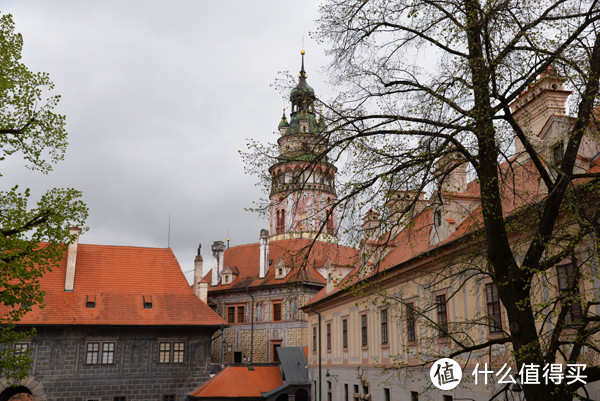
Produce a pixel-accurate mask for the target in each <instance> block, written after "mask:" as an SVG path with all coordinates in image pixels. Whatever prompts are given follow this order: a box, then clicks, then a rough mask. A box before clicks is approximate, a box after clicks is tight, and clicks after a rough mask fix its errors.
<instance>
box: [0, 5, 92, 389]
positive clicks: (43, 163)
mask: <svg viewBox="0 0 600 401" xmlns="http://www.w3.org/2000/svg"><path fill="white" fill-rule="evenodd" d="M22 47H23V38H22V36H21V34H19V33H15V32H14V22H13V20H12V16H11V15H10V14H5V15H2V16H0V160H5V159H7V158H8V157H11V156H12V157H22V158H23V159H24V161H25V163H26V165H27V167H29V168H30V169H33V170H37V171H41V172H42V173H48V172H49V171H51V170H52V165H53V164H54V163H56V162H58V161H60V160H62V159H63V156H64V152H65V150H66V147H67V133H66V131H65V117H64V116H63V115H60V114H56V113H55V112H54V108H55V106H56V105H57V103H58V101H59V99H60V96H58V95H51V96H50V95H49V94H48V92H49V91H51V90H52V89H53V88H54V84H53V83H52V82H51V81H50V78H49V76H48V74H46V73H34V72H31V71H30V70H29V69H28V68H27V67H26V66H25V65H24V64H23V63H21V62H20V60H21V50H22ZM0 179H1V175H0ZM29 198H30V190H29V189H25V190H22V191H21V190H20V189H19V188H18V186H15V187H14V188H11V189H8V190H3V191H0V250H1V251H0V324H1V325H2V327H0V343H2V344H3V347H2V348H1V349H0V376H2V377H8V378H12V379H19V378H23V377H25V376H27V374H28V372H29V367H30V364H31V360H30V358H29V356H28V353H24V354H23V355H18V353H17V354H16V355H15V353H14V352H13V348H12V344H14V342H15V341H18V340H20V339H23V338H28V337H30V336H32V335H34V331H22V330H16V329H15V323H17V322H18V321H19V320H20V319H21V318H22V317H23V316H24V314H25V313H27V311H29V310H30V309H31V308H32V307H33V306H34V305H39V306H43V302H44V292H43V291H42V290H41V288H40V279H41V278H42V276H43V274H44V273H45V272H47V271H49V270H51V269H53V268H56V267H57V266H58V265H59V262H60V260H61V259H62V258H63V256H64V251H65V244H68V243H69V242H71V241H72V240H73V238H72V237H71V236H70V234H69V229H70V227H71V226H79V227H83V226H84V224H85V219H86V218H87V214H88V212H87V207H86V206H85V204H84V203H83V202H82V200H81V199H80V198H81V193H80V192H79V191H76V190H74V189H52V190H49V191H48V192H47V193H46V194H44V195H43V196H42V197H41V198H40V199H39V201H37V203H36V204H35V205H30V203H29V200H30V199H29Z"/></svg>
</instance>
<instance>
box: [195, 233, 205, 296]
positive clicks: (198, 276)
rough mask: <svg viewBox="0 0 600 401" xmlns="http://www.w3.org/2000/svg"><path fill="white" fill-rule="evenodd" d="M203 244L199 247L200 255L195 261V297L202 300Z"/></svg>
mask: <svg viewBox="0 0 600 401" xmlns="http://www.w3.org/2000/svg"><path fill="white" fill-rule="evenodd" d="M201 250H202V244H200V245H198V255H196V258H195V259H194V295H196V296H197V297H198V298H200V280H202V262H203V261H202V255H201Z"/></svg>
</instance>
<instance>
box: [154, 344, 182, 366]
mask: <svg viewBox="0 0 600 401" xmlns="http://www.w3.org/2000/svg"><path fill="white" fill-rule="evenodd" d="M184 356H185V343H184V342H183V341H161V342H159V344H158V362H159V363H183V362H184V359H185V358H184Z"/></svg>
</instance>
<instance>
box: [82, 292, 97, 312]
mask: <svg viewBox="0 0 600 401" xmlns="http://www.w3.org/2000/svg"><path fill="white" fill-rule="evenodd" d="M85 307H86V308H88V309H94V308H96V296H95V295H86V296H85Z"/></svg>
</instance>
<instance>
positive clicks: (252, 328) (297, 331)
mask: <svg viewBox="0 0 600 401" xmlns="http://www.w3.org/2000/svg"><path fill="white" fill-rule="evenodd" d="M319 289H320V287H315V286H305V287H304V288H286V287H285V286H282V287H276V288H257V289H255V290H254V291H252V297H250V295H249V294H248V292H246V291H239V290H238V291H235V290H233V291H230V292H226V293H221V294H214V293H212V294H211V292H209V295H208V296H209V299H210V304H211V305H213V308H214V310H215V311H216V312H217V313H219V314H220V315H221V317H223V318H224V319H225V320H227V316H226V310H227V305H228V304H229V305H234V304H235V305H240V304H243V305H245V312H246V317H245V319H246V321H247V322H251V321H252V318H254V325H252V324H250V323H246V324H231V325H230V326H229V327H227V328H226V329H225V332H224V334H223V335H222V336H220V337H218V338H216V339H215V340H214V341H213V343H212V350H211V362H213V363H223V364H232V363H234V353H235V352H241V353H242V362H243V363H250V362H251V361H252V362H253V363H269V362H272V361H273V344H280V345H281V346H283V347H303V346H306V345H308V325H307V321H306V315H305V314H304V312H302V311H301V310H299V307H300V306H302V305H303V304H304V303H305V302H306V301H307V300H308V299H310V298H311V297H312V296H313V295H314V294H315V293H316V292H317V291H318V290H319ZM252 301H254V309H252ZM274 301H277V302H279V301H280V302H281V303H282V321H277V322H273V321H272V316H271V313H272V307H271V305H272V302H274ZM253 314H254V315H253ZM253 333H254V334H253ZM218 335H219V334H217V335H215V337H217V336H218ZM252 343H254V347H252Z"/></svg>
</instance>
